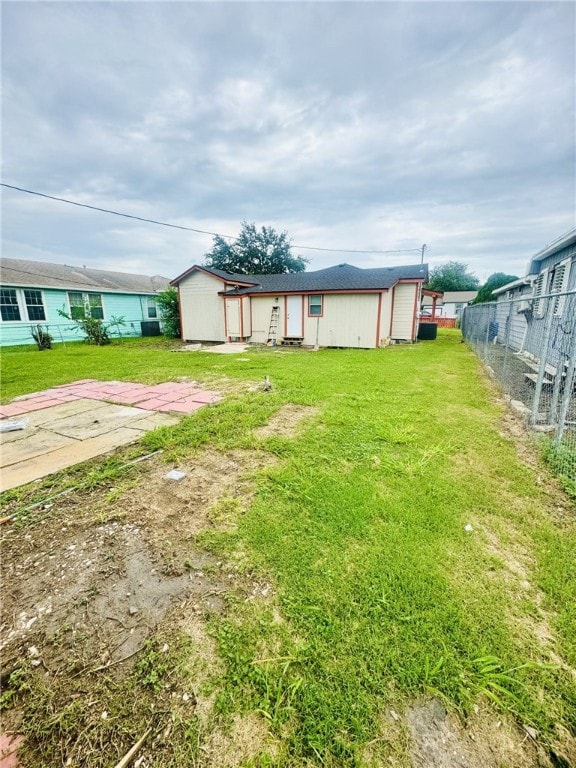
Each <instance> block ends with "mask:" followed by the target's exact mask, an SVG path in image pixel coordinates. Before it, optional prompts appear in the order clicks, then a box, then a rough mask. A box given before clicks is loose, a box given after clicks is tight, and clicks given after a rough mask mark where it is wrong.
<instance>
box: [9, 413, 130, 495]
mask: <svg viewBox="0 0 576 768" xmlns="http://www.w3.org/2000/svg"><path fill="white" fill-rule="evenodd" d="M143 434H144V431H143V430H141V429H130V428H128V427H122V428H120V429H116V430H114V431H112V432H107V433H105V434H103V435H98V436H97V437H93V438H92V439H90V440H71V442H70V443H69V444H68V445H66V446H62V447H60V448H57V449H55V450H52V451H50V453H43V454H41V455H38V456H35V457H33V458H31V459H28V460H25V461H19V462H18V463H16V464H11V465H10V466H6V467H4V468H3V469H2V487H1V490H2V491H7V490H9V489H10V488H17V487H18V486H19V485H24V484H25V483H30V482H32V481H33V480H39V479H41V478H42V477H47V476H48V475H51V474H53V473H54V472H59V471H60V470H61V469H67V468H68V467H73V466H74V465H75V464H79V463H80V462H82V461H88V459H94V458H96V456H100V455H101V454H104V453H108V452H110V451H113V450H115V449H116V448H120V446H122V445H129V444H130V443H135V442H136V441H137V440H138V439H139V438H140V437H142V435H143ZM3 453H4V452H3Z"/></svg>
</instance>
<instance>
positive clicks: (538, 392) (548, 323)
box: [530, 296, 556, 426]
mask: <svg viewBox="0 0 576 768" xmlns="http://www.w3.org/2000/svg"><path fill="white" fill-rule="evenodd" d="M555 300H556V296H548V306H547V307H546V320H545V327H544V341H543V342H542V346H541V347H540V362H539V366H538V376H537V378H536V389H535V390H534V399H533V400H532V412H531V414H530V424H531V425H532V426H534V424H536V422H537V421H538V409H539V407H540V397H541V396H542V386H543V384H544V376H545V375H546V356H547V355H548V347H549V345H550V336H551V334H552V315H553V312H554V304H555Z"/></svg>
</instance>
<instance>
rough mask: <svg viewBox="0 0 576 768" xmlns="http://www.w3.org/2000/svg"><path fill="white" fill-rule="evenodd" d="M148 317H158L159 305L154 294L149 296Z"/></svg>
mask: <svg viewBox="0 0 576 768" xmlns="http://www.w3.org/2000/svg"><path fill="white" fill-rule="evenodd" d="M148 317H150V318H155V317H158V307H157V306H156V299H155V298H154V297H153V296H149V297H148Z"/></svg>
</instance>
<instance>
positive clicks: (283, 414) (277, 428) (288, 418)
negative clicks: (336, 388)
mask: <svg viewBox="0 0 576 768" xmlns="http://www.w3.org/2000/svg"><path fill="white" fill-rule="evenodd" d="M318 412H319V411H318V408H313V407H312V406H308V405H293V404H292V403H288V404H287V405H284V406H282V408H280V410H279V411H278V413H276V414H275V415H274V416H273V417H272V418H271V419H270V421H269V422H268V424H266V426H264V427H260V429H257V430H256V434H257V435H258V437H271V436H273V435H275V436H278V437H294V435H295V434H296V433H297V431H298V427H299V426H300V423H301V422H302V421H303V420H304V419H310V418H312V417H313V416H316V414H317V413H318Z"/></svg>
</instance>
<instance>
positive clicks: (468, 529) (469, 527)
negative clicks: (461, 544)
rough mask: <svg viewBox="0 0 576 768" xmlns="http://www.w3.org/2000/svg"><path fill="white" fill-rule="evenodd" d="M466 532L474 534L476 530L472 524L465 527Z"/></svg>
mask: <svg viewBox="0 0 576 768" xmlns="http://www.w3.org/2000/svg"><path fill="white" fill-rule="evenodd" d="M464 530H465V531H468V533H472V531H473V530H474V528H472V525H471V524H470V523H467V524H466V525H465V526H464Z"/></svg>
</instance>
